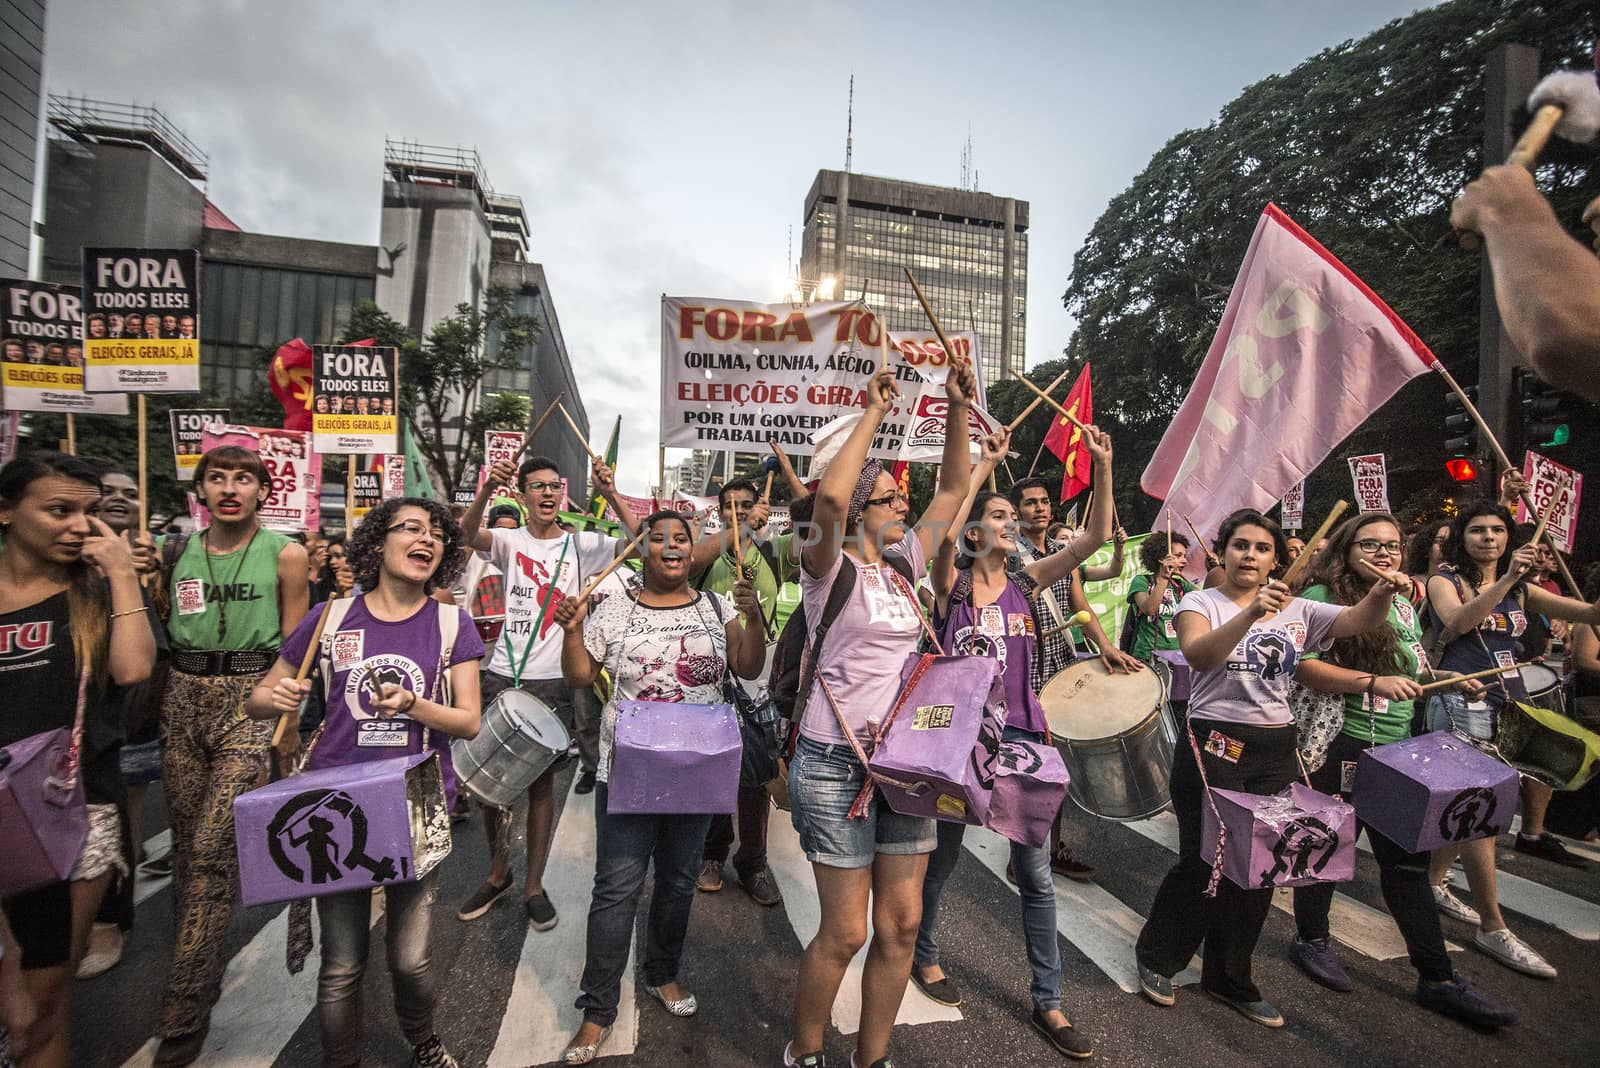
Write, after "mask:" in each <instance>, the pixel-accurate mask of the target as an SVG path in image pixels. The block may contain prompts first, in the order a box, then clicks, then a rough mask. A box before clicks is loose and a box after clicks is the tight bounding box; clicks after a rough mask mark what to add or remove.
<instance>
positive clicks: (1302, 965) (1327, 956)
mask: <svg viewBox="0 0 1600 1068" xmlns="http://www.w3.org/2000/svg"><path fill="white" fill-rule="evenodd" d="M1289 962H1290V963H1291V964H1293V965H1294V966H1295V967H1296V968H1299V969H1300V970H1301V971H1303V972H1305V973H1306V976H1307V977H1308V978H1310V980H1311V981H1312V982H1313V983H1321V984H1322V985H1323V986H1325V987H1327V988H1328V989H1329V990H1335V991H1338V992H1339V993H1341V994H1348V993H1350V991H1351V990H1353V989H1355V984H1354V983H1352V982H1351V981H1350V976H1349V975H1347V974H1346V973H1345V970H1344V965H1342V964H1340V963H1339V958H1338V957H1335V956H1334V955H1333V947H1332V946H1331V945H1330V944H1329V940H1328V939H1326V938H1309V939H1307V938H1301V937H1300V936H1299V935H1295V936H1294V941H1293V942H1290V943H1289Z"/></svg>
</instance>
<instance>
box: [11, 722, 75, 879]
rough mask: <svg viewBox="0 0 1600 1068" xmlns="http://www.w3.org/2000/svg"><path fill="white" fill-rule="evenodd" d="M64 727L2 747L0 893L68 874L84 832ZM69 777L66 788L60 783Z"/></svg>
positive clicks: (70, 872) (69, 743)
mask: <svg viewBox="0 0 1600 1068" xmlns="http://www.w3.org/2000/svg"><path fill="white" fill-rule="evenodd" d="M71 748H72V732H71V731H69V730H65V729H62V730H53V731H43V732H41V733H39V734H33V735H29V736H28V737H26V738H23V739H21V740H20V741H16V742H12V743H11V744H10V745H8V746H6V747H5V749H4V753H5V756H6V760H5V761H4V766H3V767H0V858H3V859H0V897H11V896H12V895H14V894H21V893H25V892H27V891H29V890H35V889H38V888H39V887H41V886H45V885H47V884H49V883H58V882H60V881H62V880H63V879H65V878H66V877H67V876H69V875H71V874H72V868H73V866H74V865H75V864H77V862H78V854H79V852H81V851H82V849H83V842H84V839H85V838H87V837H88V835H89V815H88V812H87V810H86V809H85V808H84V807H83V779H82V778H81V777H74V776H72V775H71V768H70V767H69V766H68V758H69V753H70V751H71ZM69 778H72V779H73V785H72V788H71V789H68V788H67V785H66V782H67V780H68V779H69Z"/></svg>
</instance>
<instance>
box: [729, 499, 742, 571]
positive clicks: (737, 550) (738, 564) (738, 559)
mask: <svg viewBox="0 0 1600 1068" xmlns="http://www.w3.org/2000/svg"><path fill="white" fill-rule="evenodd" d="M732 526H733V562H734V567H735V568H736V569H737V570H738V572H739V576H740V577H741V578H743V577H744V546H742V545H740V544H739V513H738V512H734V513H733V524H732Z"/></svg>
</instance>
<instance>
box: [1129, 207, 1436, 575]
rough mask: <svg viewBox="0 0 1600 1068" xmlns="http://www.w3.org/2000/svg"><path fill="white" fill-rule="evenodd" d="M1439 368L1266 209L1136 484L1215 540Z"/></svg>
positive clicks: (1388, 313)
mask: <svg viewBox="0 0 1600 1068" xmlns="http://www.w3.org/2000/svg"><path fill="white" fill-rule="evenodd" d="M1437 365H1438V360H1437V359H1436V358H1435V357H1434V355H1433V353H1431V352H1429V351H1428V347H1427V346H1426V345H1424V344H1423V343H1422V340H1421V339H1420V338H1418V337H1417V335H1416V334H1414V333H1412V331H1411V328H1410V327H1408V326H1407V325H1406V324H1405V323H1404V322H1402V321H1401V320H1400V317H1399V316H1398V315H1396V314H1395V313H1394V312H1393V311H1392V310H1391V309H1390V308H1389V306H1388V305H1387V304H1385V303H1384V302H1383V301H1382V299H1380V298H1379V297H1378V295H1377V294H1376V293H1374V292H1373V291H1372V290H1371V289H1368V288H1367V286H1366V283H1364V282H1362V281H1361V279H1359V278H1357V277H1356V276H1355V274H1354V273H1352V272H1351V270H1350V269H1349V268H1348V267H1346V266H1345V265H1344V264H1342V263H1340V262H1339V261H1338V259H1337V258H1335V257H1334V255H1333V253H1331V252H1329V251H1328V250H1327V249H1325V248H1323V247H1322V246H1321V245H1320V244H1318V243H1317V241H1316V239H1315V238H1313V237H1312V236H1311V235H1310V234H1308V233H1306V232H1305V231H1304V230H1302V229H1300V227H1299V226H1297V225H1296V224H1295V223H1294V221H1293V220H1292V219H1290V218H1289V217H1288V216H1287V215H1285V214H1284V213H1283V212H1282V211H1280V210H1279V209H1278V207H1277V205H1275V204H1268V205H1267V208H1266V210H1265V211H1263V212H1262V213H1261V220H1260V222H1258V223H1257V224H1256V232H1255V236H1254V237H1252V238H1251V239H1250V248H1249V250H1248V251H1247V252H1246V253H1245V257H1244V263H1243V264H1242V265H1241V266H1240V268H1239V276H1238V277H1237V278H1236V279H1234V283H1233V293H1232V295H1231V296H1230V297H1229V298H1228V307H1227V309H1226V310H1225V311H1224V312H1223V313H1222V322H1221V323H1220V324H1219V325H1218V327H1217V336H1216V337H1215V338H1213V339H1212V342H1211V349H1210V351H1208V352H1207V353H1206V358H1205V362H1204V363H1203V364H1201V366H1200V373H1199V374H1197V375H1196V376H1195V380H1194V385H1193V386H1191V387H1190V389H1189V395H1188V396H1187V397H1186V398H1184V402H1183V406H1182V407H1181V408H1179V409H1178V414H1177V417H1176V418H1174V419H1173V421H1172V424H1171V425H1170V426H1169V427H1167V432H1166V434H1165V435H1163V436H1162V438H1161V444H1160V445H1158V446H1156V451H1155V455H1154V456H1152V457H1151V458H1150V466H1149V467H1147V468H1145V472H1144V476H1143V477H1142V478H1141V479H1140V484H1141V485H1142V486H1143V488H1144V491H1145V492H1146V493H1148V494H1150V495H1151V496H1152V497H1156V498H1159V499H1161V500H1164V501H1165V502H1166V504H1167V507H1168V508H1169V509H1171V510H1172V512H1173V519H1174V520H1175V525H1176V526H1178V527H1179V529H1182V516H1183V515H1185V514H1187V515H1188V516H1189V517H1190V518H1191V519H1193V520H1194V525H1195V526H1196V527H1198V528H1199V530H1200V531H1201V533H1203V534H1206V535H1208V536H1209V535H1211V534H1214V533H1215V532H1216V530H1217V527H1218V526H1219V525H1220V524H1221V521H1222V519H1223V518H1225V517H1226V516H1227V515H1228V514H1229V513H1230V512H1233V511H1235V510H1236V509H1239V508H1257V509H1260V510H1261V511H1266V510H1267V509H1268V508H1270V507H1272V505H1273V504H1274V503H1275V502H1277V501H1278V500H1279V499H1281V498H1282V497H1283V496H1284V494H1285V493H1286V492H1288V490H1289V489H1290V488H1291V487H1292V486H1294V485H1295V484H1296V483H1297V482H1300V481H1301V480H1302V479H1304V478H1305V477H1306V475H1307V474H1309V473H1310V472H1311V470H1312V469H1313V468H1315V467H1316V466H1317V464H1319V463H1321V462H1322V461H1323V459H1324V458H1326V457H1327V455H1328V454H1329V453H1330V452H1332V451H1333V450H1334V448H1335V447H1337V446H1338V444H1339V443H1340V442H1341V441H1343V440H1344V439H1345V438H1346V437H1347V436H1348V435H1349V434H1350V432H1351V431H1353V430H1355V429H1356V428H1357V427H1359V426H1360V425H1361V424H1362V423H1364V422H1365V421H1366V420H1367V417H1368V416H1370V415H1371V414H1372V413H1373V412H1374V411H1376V410H1377V409H1378V408H1379V407H1381V406H1382V405H1383V404H1384V402H1385V401H1387V400H1388V399H1389V398H1390V397H1392V396H1394V394H1395V391H1396V390H1398V389H1399V388H1400V387H1401V386H1403V385H1405V384H1406V383H1407V382H1409V381H1410V380H1411V379H1413V378H1415V377H1416V376H1418V375H1420V374H1422V373H1423V372H1425V371H1428V370H1430V369H1431V368H1433V367H1435V366H1437ZM1314 518H1318V519H1319V520H1320V517H1314ZM1163 522H1164V520H1162V519H1158V520H1157V524H1156V525H1157V528H1159V527H1160V526H1161V525H1162V523H1163ZM1195 555H1196V557H1198V558H1199V559H1202V560H1203V559H1204V554H1195Z"/></svg>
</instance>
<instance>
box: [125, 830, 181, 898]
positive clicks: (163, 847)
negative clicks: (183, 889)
mask: <svg viewBox="0 0 1600 1068" xmlns="http://www.w3.org/2000/svg"><path fill="white" fill-rule="evenodd" d="M171 852H172V832H171V831H170V830H167V831H162V832H161V833H160V834H156V835H152V836H150V837H149V838H146V839H145V842H144V852H143V854H142V855H143V857H144V859H145V860H156V859H158V858H160V857H164V856H166V855H167V854H168V853H171ZM170 882H172V876H170V875H163V876H160V877H157V878H152V877H151V876H149V875H146V874H144V872H142V871H140V870H139V869H138V868H134V869H133V905H134V907H135V908H138V907H139V906H140V905H142V904H144V903H145V901H147V900H148V899H149V898H151V897H152V896H154V895H156V894H159V893H160V892H161V891H162V890H165V889H166V888H167V884H168V883H170Z"/></svg>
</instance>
